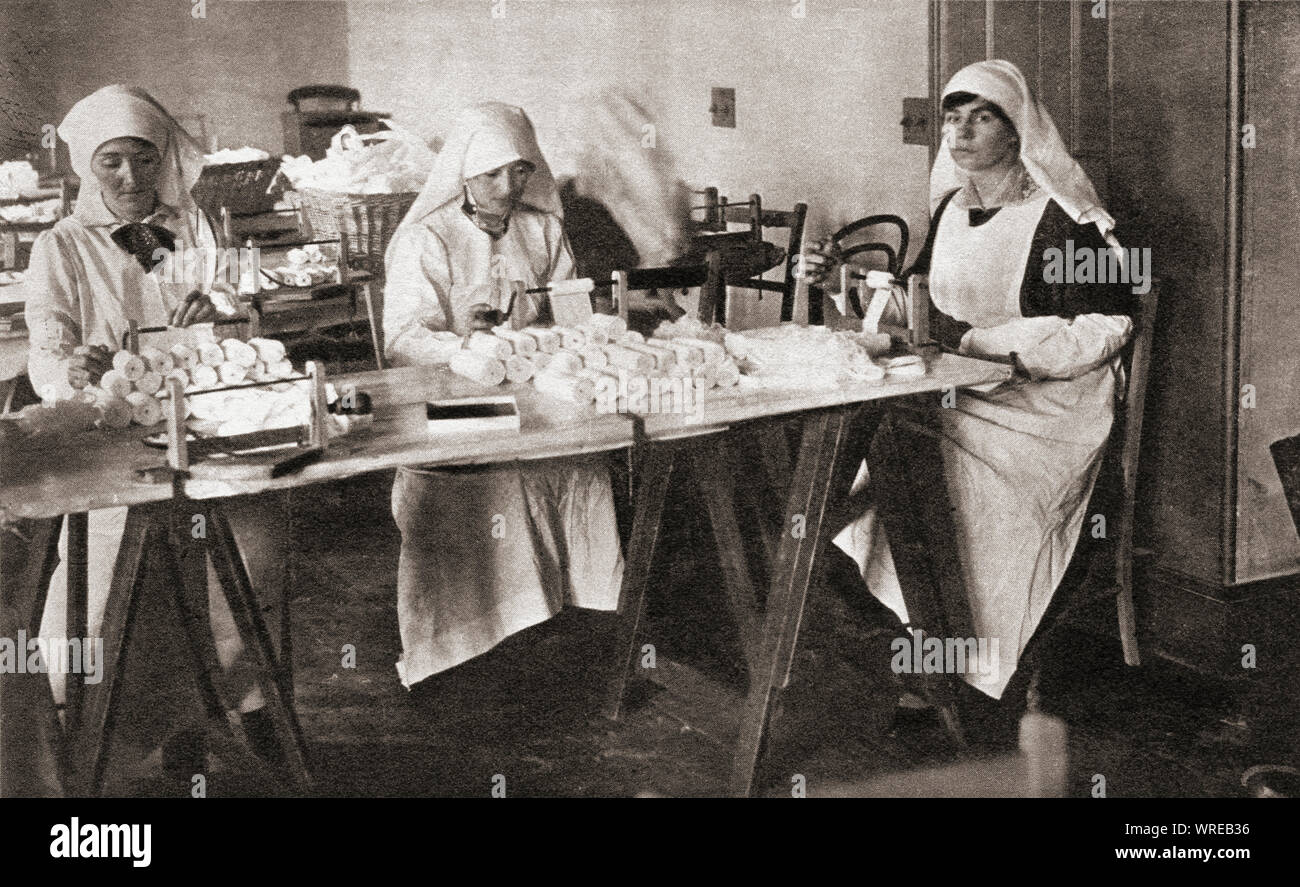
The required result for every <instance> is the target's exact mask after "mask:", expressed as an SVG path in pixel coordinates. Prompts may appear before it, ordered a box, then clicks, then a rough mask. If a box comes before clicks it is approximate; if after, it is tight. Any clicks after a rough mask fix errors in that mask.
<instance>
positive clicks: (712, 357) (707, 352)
mask: <svg viewBox="0 0 1300 887" xmlns="http://www.w3.org/2000/svg"><path fill="white" fill-rule="evenodd" d="M673 341H675V342H679V343H681V344H683V345H689V346H691V347H693V348H698V349H700V351H702V352H704V362H705V363H707V364H709V365H710V366H716V365H717V364H720V363H722V362H723V361H724V360H726V359H727V349H726V348H724V347H722V346H721V345H719V344H718V343H717V342H711V341H709V340H708V339H674V340H673Z"/></svg>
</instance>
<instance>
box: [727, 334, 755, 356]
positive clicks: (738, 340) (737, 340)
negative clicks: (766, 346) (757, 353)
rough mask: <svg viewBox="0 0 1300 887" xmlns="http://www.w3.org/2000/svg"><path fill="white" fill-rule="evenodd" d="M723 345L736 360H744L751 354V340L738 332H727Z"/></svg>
mask: <svg viewBox="0 0 1300 887" xmlns="http://www.w3.org/2000/svg"><path fill="white" fill-rule="evenodd" d="M722 345H723V347H724V348H726V349H727V353H728V354H730V355H731V356H732V357H734V358H735V359H736V360H743V359H744V358H745V357H746V356H747V355H748V354H749V340H748V339H746V338H745V337H744V336H741V335H737V334H736V333H727V335H726V337H725V338H723V340H722Z"/></svg>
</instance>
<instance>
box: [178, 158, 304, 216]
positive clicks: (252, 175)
mask: <svg viewBox="0 0 1300 887" xmlns="http://www.w3.org/2000/svg"><path fill="white" fill-rule="evenodd" d="M279 172H280V161H279V160H277V159H275V158H273V157H272V158H267V159H266V160H250V161H248V162H247V163H220V164H217V165H216V166H205V167H203V173H202V175H200V176H199V180H198V181H197V182H195V183H194V187H193V188H192V189H190V194H191V195H192V196H193V197H194V202H195V203H197V204H198V205H199V206H201V207H203V208H204V209H205V210H207V211H208V212H209V213H211V214H212V215H213V216H214V217H215V216H217V215H219V214H220V213H221V207H223V206H224V207H226V208H228V209H229V210H230V211H231V212H232V213H261V212H268V211H269V210H271V209H272V208H273V207H274V206H275V202H276V201H277V200H278V199H279V198H280V195H281V194H282V193H284V192H283V189H282V188H281V187H280V186H279V184H278V183H277V181H276V176H277V174H278V173H279Z"/></svg>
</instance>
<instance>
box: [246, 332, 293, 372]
mask: <svg viewBox="0 0 1300 887" xmlns="http://www.w3.org/2000/svg"><path fill="white" fill-rule="evenodd" d="M248 346H249V347H250V348H252V349H253V350H254V351H256V352H257V359H258V360H260V361H262V363H264V364H266V365H267V366H270V365H271V364H273V363H279V362H280V361H282V360H284V354H285V351H284V343H283V342H281V341H280V340H279V339H266V338H261V337H259V338H255V339H249V340H248Z"/></svg>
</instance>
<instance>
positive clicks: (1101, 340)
mask: <svg viewBox="0 0 1300 887" xmlns="http://www.w3.org/2000/svg"><path fill="white" fill-rule="evenodd" d="M1132 333H1133V320H1132V318H1130V317H1124V316H1120V315H1110V314H1080V315H1079V316H1078V317H1075V318H1072V319H1066V318H1061V317H1047V318H1044V317H1028V318H1020V319H1018V320H1012V321H1009V322H1007V323H1004V324H1001V325H1000V326H997V327H991V328H986V329H979V328H976V329H972V330H970V331H969V332H967V333H966V335H965V336H964V337H963V338H962V347H961V350H962V351H963V352H966V353H969V354H974V355H980V354H988V355H999V356H1006V355H1008V354H1010V353H1011V352H1012V351H1014V352H1016V355H1017V357H1018V358H1019V360H1020V364H1021V366H1023V367H1024V368H1025V370H1026V371H1027V372H1028V373H1029V374H1030V376H1031V377H1032V378H1034V379H1075V378H1078V377H1079V376H1082V375H1084V374H1085V373H1087V372H1090V371H1091V370H1093V369H1095V368H1097V367H1098V366H1101V365H1102V364H1104V363H1106V362H1107V361H1109V360H1111V359H1112V358H1113V357H1115V355H1116V354H1118V353H1119V352H1120V350H1121V349H1122V348H1123V347H1124V345H1125V344H1126V343H1127V342H1128V340H1129V336H1130V335H1132Z"/></svg>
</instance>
